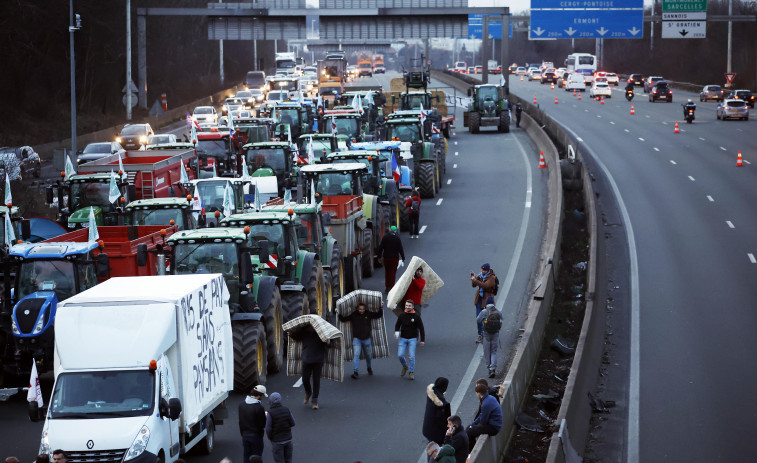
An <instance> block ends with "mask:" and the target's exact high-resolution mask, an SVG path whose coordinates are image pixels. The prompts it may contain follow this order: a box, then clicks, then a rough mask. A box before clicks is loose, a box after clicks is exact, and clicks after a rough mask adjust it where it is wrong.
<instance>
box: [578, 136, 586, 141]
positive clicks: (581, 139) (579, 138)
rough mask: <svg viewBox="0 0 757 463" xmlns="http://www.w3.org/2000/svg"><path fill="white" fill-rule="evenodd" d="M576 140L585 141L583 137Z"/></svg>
mask: <svg viewBox="0 0 757 463" xmlns="http://www.w3.org/2000/svg"><path fill="white" fill-rule="evenodd" d="M576 140H578V141H584V139H583V138H581V137H576Z"/></svg>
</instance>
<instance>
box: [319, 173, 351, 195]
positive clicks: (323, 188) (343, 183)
mask: <svg viewBox="0 0 757 463" xmlns="http://www.w3.org/2000/svg"><path fill="white" fill-rule="evenodd" d="M315 189H316V192H318V193H320V194H321V196H339V195H352V194H354V191H355V188H354V185H353V184H352V175H351V174H350V173H346V174H343V173H341V172H328V173H321V174H320V175H319V176H318V183H316V186H315Z"/></svg>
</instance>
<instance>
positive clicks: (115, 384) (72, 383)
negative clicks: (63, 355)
mask: <svg viewBox="0 0 757 463" xmlns="http://www.w3.org/2000/svg"><path fill="white" fill-rule="evenodd" d="M154 402H155V375H153V374H150V372H149V371H147V370H133V371H95V372H87V373H83V372H82V373H78V372H77V373H62V374H60V375H59V376H58V379H57V380H56V381H55V389H54V390H53V397H52V401H51V403H50V415H51V417H52V418H54V419H66V418H68V419H82V418H83V419H93V418H94V419H96V418H104V417H112V416H147V415H150V414H151V413H152V410H153V409H154V408H155V406H154Z"/></svg>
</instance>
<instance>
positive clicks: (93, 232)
mask: <svg viewBox="0 0 757 463" xmlns="http://www.w3.org/2000/svg"><path fill="white" fill-rule="evenodd" d="M99 239H100V233H99V232H98V231H97V221H96V220H95V210H94V209H93V208H92V206H89V236H88V237H87V241H89V242H90V243H91V242H93V241H97V240H99Z"/></svg>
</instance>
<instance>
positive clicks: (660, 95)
mask: <svg viewBox="0 0 757 463" xmlns="http://www.w3.org/2000/svg"><path fill="white" fill-rule="evenodd" d="M650 79H651V77H650ZM647 82H649V79H647ZM657 100H665V101H667V102H668V103H672V102H673V89H672V88H670V86H669V85H668V83H667V82H666V81H664V80H657V81H655V82H654V85H653V86H652V87H651V89H650V90H649V101H650V102H652V103H654V102H655V101H657Z"/></svg>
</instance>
